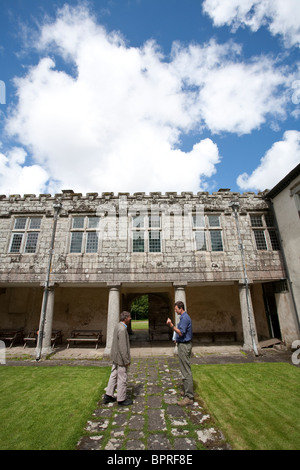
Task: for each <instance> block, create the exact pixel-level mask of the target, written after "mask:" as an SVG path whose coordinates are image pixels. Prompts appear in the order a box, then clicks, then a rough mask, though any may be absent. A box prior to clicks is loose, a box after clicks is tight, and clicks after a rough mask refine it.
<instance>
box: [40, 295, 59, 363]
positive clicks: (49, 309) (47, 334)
mask: <svg viewBox="0 0 300 470" xmlns="http://www.w3.org/2000/svg"><path fill="white" fill-rule="evenodd" d="M54 297H55V292H54V287H53V286H52V287H48V288H47V289H44V295H43V305H44V303H45V304H46V307H45V320H44V325H42V318H41V322H40V326H39V331H42V330H43V340H42V350H41V356H46V355H47V354H50V353H51V351H52V349H51V336H52V324H53V314H54Z"/></svg>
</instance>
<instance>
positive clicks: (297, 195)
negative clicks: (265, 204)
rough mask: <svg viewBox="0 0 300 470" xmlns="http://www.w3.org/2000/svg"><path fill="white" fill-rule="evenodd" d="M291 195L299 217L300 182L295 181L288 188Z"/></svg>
mask: <svg viewBox="0 0 300 470" xmlns="http://www.w3.org/2000/svg"><path fill="white" fill-rule="evenodd" d="M290 194H291V197H292V198H293V199H294V201H295V204H296V209H297V212H298V215H299V218H300V182H298V183H296V185H295V186H293V187H292V188H291V190H290Z"/></svg>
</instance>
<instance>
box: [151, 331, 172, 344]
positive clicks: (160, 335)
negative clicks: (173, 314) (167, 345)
mask: <svg viewBox="0 0 300 470" xmlns="http://www.w3.org/2000/svg"><path fill="white" fill-rule="evenodd" d="M172 336H173V331H171V330H170V328H168V331H164V330H156V329H150V330H149V337H150V341H170V340H171V339H172Z"/></svg>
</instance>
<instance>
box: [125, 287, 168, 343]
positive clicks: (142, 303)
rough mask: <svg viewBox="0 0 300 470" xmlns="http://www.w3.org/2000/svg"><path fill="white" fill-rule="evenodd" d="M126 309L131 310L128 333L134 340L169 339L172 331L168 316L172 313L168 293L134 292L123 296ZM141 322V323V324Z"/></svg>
mask: <svg viewBox="0 0 300 470" xmlns="http://www.w3.org/2000/svg"><path fill="white" fill-rule="evenodd" d="M123 306H124V307H126V308H124V309H126V310H129V311H130V312H131V316H132V321H131V325H130V327H129V330H128V333H129V334H130V336H131V340H132V341H151V342H152V341H168V340H170V339H171V337H172V332H171V330H170V328H169V327H168V326H167V324H166V321H167V318H168V317H169V316H170V315H172V313H171V303H170V298H169V295H168V293H164V292H162V293H133V294H127V295H126V296H125V298H123ZM139 322H140V324H139Z"/></svg>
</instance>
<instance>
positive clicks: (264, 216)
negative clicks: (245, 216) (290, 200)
mask: <svg viewBox="0 0 300 470" xmlns="http://www.w3.org/2000/svg"><path fill="white" fill-rule="evenodd" d="M249 219H250V226H251V229H252V241H253V246H254V249H255V250H256V251H280V249H281V247H280V241H279V233H278V230H277V227H276V225H275V219H274V217H273V215H272V214H271V213H270V212H263V213H262V212H253V213H249ZM271 222H272V223H271Z"/></svg>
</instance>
